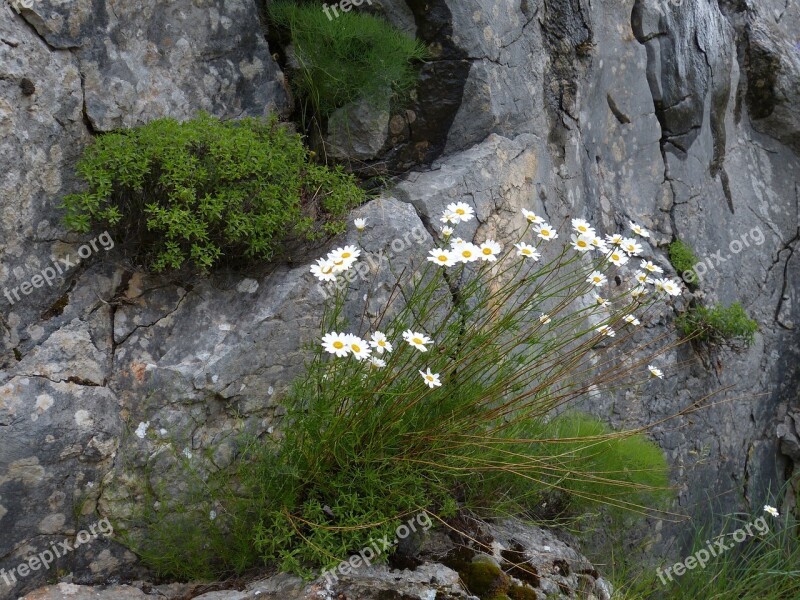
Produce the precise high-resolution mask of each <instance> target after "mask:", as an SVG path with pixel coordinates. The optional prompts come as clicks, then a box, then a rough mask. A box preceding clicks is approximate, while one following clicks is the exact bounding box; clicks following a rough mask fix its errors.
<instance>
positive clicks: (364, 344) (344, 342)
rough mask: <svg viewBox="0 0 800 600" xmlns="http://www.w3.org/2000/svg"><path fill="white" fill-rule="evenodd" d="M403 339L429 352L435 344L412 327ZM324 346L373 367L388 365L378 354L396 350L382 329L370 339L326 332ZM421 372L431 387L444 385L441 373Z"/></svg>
mask: <svg viewBox="0 0 800 600" xmlns="http://www.w3.org/2000/svg"><path fill="white" fill-rule="evenodd" d="M403 340H404V341H405V342H406V343H407V344H408V345H409V346H412V347H413V348H416V349H417V350H419V351H420V352H427V351H428V346H429V345H430V344H433V340H432V339H431V338H429V337H428V336H427V335H425V334H424V333H419V332H417V331H412V330H411V329H409V330H408V331H405V332H403ZM322 348H323V350H325V351H326V352H329V353H330V354H333V355H335V356H337V357H340V358H345V357H347V356H353V357H354V358H355V359H356V360H359V361H363V362H368V363H369V365H370V366H371V367H373V368H376V369H382V368H383V367H385V366H386V361H385V360H383V359H381V358H378V356H382V355H383V354H384V353H386V354H390V353H391V352H392V351H393V350H394V345H393V344H392V343H391V342H390V341H389V340H388V339H387V337H386V334H385V333H383V332H381V331H376V332H375V333H373V334H372V336H371V338H370V340H369V341H367V340H365V339H362V338H360V337H359V336H357V335H353V334H351V333H335V332H333V333H326V334H325V335H324V336H323V337H322ZM373 353H374V354H373ZM376 355H377V356H376ZM419 374H420V376H421V377H422V379H423V380H424V381H425V384H426V385H427V386H428V387H430V388H431V389H432V388H435V387H439V386H441V385H442V383H441V380H440V379H439V374H438V373H432V372H431V370H430V368H429V369H428V370H427V371H420V372H419Z"/></svg>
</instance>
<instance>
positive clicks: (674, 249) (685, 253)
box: [669, 240, 700, 285]
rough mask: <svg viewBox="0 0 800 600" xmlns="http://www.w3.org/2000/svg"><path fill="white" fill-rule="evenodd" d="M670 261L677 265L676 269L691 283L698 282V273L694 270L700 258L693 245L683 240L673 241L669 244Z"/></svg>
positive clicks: (674, 265)
mask: <svg viewBox="0 0 800 600" xmlns="http://www.w3.org/2000/svg"><path fill="white" fill-rule="evenodd" d="M669 261H670V262H671V263H672V266H673V267H675V271H677V273H678V274H679V275H681V276H682V277H683V278H684V279H685V280H686V281H687V282H688V283H689V284H692V285H694V284H695V283H696V281H697V274H696V273H695V272H694V267H695V265H696V264H697V263H699V262H700V259H699V258H697V256H695V253H694V250H692V247H691V246H689V245H688V244H687V243H685V242H683V241H681V240H675V241H674V242H672V243H671V244H670V245H669Z"/></svg>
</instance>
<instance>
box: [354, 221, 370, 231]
mask: <svg viewBox="0 0 800 600" xmlns="http://www.w3.org/2000/svg"><path fill="white" fill-rule="evenodd" d="M353 224H354V225H355V226H356V229H358V230H359V231H364V229H365V228H366V226H367V220H366V219H356V220H355V221H353Z"/></svg>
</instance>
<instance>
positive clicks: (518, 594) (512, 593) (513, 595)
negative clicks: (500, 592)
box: [508, 585, 539, 600]
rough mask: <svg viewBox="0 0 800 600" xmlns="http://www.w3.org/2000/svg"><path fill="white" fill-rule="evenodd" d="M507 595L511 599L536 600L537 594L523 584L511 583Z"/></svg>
mask: <svg viewBox="0 0 800 600" xmlns="http://www.w3.org/2000/svg"><path fill="white" fill-rule="evenodd" d="M508 597H509V598H510V599H511V600H538V598H539V596H538V594H537V593H536V592H535V591H534V590H532V589H531V588H529V587H526V586H524V585H512V586H511V588H510V589H509V590H508Z"/></svg>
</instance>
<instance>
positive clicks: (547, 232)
mask: <svg viewBox="0 0 800 600" xmlns="http://www.w3.org/2000/svg"><path fill="white" fill-rule="evenodd" d="M542 235H544V236H547V235H550V230H549V229H542Z"/></svg>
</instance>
